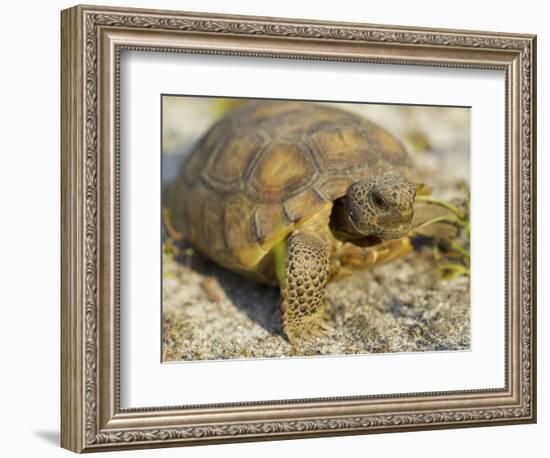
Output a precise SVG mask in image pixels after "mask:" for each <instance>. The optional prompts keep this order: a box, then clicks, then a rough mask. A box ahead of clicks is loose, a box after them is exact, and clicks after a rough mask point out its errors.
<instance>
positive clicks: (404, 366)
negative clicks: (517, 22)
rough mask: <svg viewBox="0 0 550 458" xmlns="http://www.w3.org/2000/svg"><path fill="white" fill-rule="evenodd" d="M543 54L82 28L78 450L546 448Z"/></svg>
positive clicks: (68, 280) (478, 34) (64, 417)
mask: <svg viewBox="0 0 550 458" xmlns="http://www.w3.org/2000/svg"><path fill="white" fill-rule="evenodd" d="M536 44H537V39H536V36H535V35H532V34H518V33H504V32H494V31H491V32H487V31H472V30H454V29H452V30H451V29H431V28H425V27H418V26H413V27H405V26H398V25H391V26H386V25H375V24H358V23H336V22H328V21H311V20H305V19H300V20H297V19H288V18H269V17H253V16H236V15H223V14H205V13H196V12H182V11H159V10H144V9H131V8H112V7H97V6H82V5H79V6H75V7H72V8H68V9H66V10H63V12H62V16H61V77H62V78H61V88H62V90H61V95H62V96H61V126H62V129H61V166H62V168H61V187H60V190H61V204H62V218H61V229H62V230H61V244H62V250H61V434H60V437H61V445H62V446H63V447H64V448H66V449H69V450H72V451H75V452H94V451H108V450H124V449H143V448H148V447H152V448H153V447H172V446H180V445H181V446H184V445H186V446H188V445H206V444H214V443H228V442H244V441H251V440H275V439H296V438H304V437H322V436H334V435H346V434H371V433H372V434H374V433H376V434H378V433H385V432H398V431H417V430H435V429H441V428H456V427H481V426H491V425H508V424H521V423H533V422H536V415H537V411H536V406H537V397H536V396H537V385H536V380H537V360H536V351H535V350H536V329H537V326H536V281H535V279H536V274H537V272H536V261H537V259H536V131H537V123H536V112H537V110H536V101H537V100H536V71H535V70H536V62H537V59H536V48H537V46H536ZM470 202H471V205H470ZM357 374H367V375H368V376H367V377H363V376H360V377H357ZM396 375H397V376H396ZM399 375H401V376H399ZM159 387H161V389H159Z"/></svg>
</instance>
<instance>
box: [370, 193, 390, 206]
mask: <svg viewBox="0 0 550 458" xmlns="http://www.w3.org/2000/svg"><path fill="white" fill-rule="evenodd" d="M371 198H372V203H373V204H374V205H376V206H377V207H378V208H386V200H385V199H384V198H383V197H382V195H381V194H380V193H378V192H376V191H374V192H373V193H372V194H371Z"/></svg>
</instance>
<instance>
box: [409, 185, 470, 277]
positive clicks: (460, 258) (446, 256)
mask: <svg viewBox="0 0 550 458" xmlns="http://www.w3.org/2000/svg"><path fill="white" fill-rule="evenodd" d="M459 186H460V188H461V190H462V192H463V194H464V206H463V207H462V206H459V205H456V204H454V203H452V202H449V201H447V200H443V199H438V198H436V197H432V196H429V195H421V196H417V198H416V199H417V201H420V202H426V203H429V204H432V205H437V206H439V207H442V208H444V209H446V210H448V211H449V212H450V215H449V216H438V217H436V218H432V219H430V220H428V221H425V222H424V223H422V225H421V226H419V227H424V226H428V225H430V224H437V223H447V224H452V225H454V226H456V227H457V228H458V229H459V231H460V233H459V236H458V237H457V240H452V241H440V240H438V241H437V243H435V244H434V246H433V256H434V258H435V259H436V260H437V261H439V265H438V266H437V271H438V273H439V275H440V276H441V278H443V279H450V278H454V277H457V276H461V275H465V276H470V192H469V189H468V187H467V185H466V183H464V182H460V184H459Z"/></svg>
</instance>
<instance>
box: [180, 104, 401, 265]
mask: <svg viewBox="0 0 550 458" xmlns="http://www.w3.org/2000/svg"><path fill="white" fill-rule="evenodd" d="M408 166H409V159H408V156H407V153H406V151H405V149H404V148H403V146H402V145H401V144H400V143H399V141H397V140H396V139H394V138H393V137H392V136H391V135H390V134H389V133H388V132H386V131H385V130H384V129H382V128H381V127H379V126H377V125H376V124H374V123H372V122H370V121H368V120H366V119H364V118H362V117H360V116H358V115H355V114H353V113H351V112H347V111H345V110H341V109H338V108H334V107H330V106H327V105H325V104H317V103H312V102H291V101H253V102H247V103H245V104H243V105H241V106H239V107H237V108H235V109H234V110H232V111H231V112H229V113H228V114H227V115H226V116H224V117H223V118H222V119H221V120H219V121H218V122H217V123H216V124H214V125H213V126H212V127H211V129H210V130H209V131H208V132H207V133H206V134H205V136H204V137H203V138H202V139H201V140H200V142H199V144H198V146H197V148H196V149H195V151H193V152H192V153H191V156H190V157H189V158H188V159H187V161H186V163H185V164H184V167H183V168H182V170H181V172H180V178H179V179H181V180H184V181H185V184H186V185H185V186H184V187H180V188H181V189H185V193H182V192H178V191H177V189H176V188H177V186H173V188H174V189H176V190H174V191H171V194H172V204H171V205H172V206H181V207H182V208H183V209H186V208H188V209H192V210H193V211H192V212H187V213H186V212H185V210H183V213H181V212H180V217H181V218H180V220H182V221H181V226H180V227H181V229H182V231H183V232H184V233H185V235H186V236H187V238H188V239H189V240H190V241H191V242H192V243H193V244H194V245H195V246H197V247H198V248H199V249H200V250H201V251H203V252H205V254H207V255H208V256H209V257H211V258H212V259H214V260H215V261H217V262H218V263H220V264H222V265H224V266H226V267H231V268H237V269H239V268H240V270H245V271H246V270H251V269H253V268H254V262H256V261H250V262H249V263H248V264H247V263H245V262H244V261H243V260H242V259H239V255H240V254H242V252H243V250H248V251H247V256H246V257H247V259H254V260H257V259H259V258H260V257H261V252H260V251H258V250H259V244H262V243H263V244H264V245H263V248H262V249H263V250H264V251H265V250H266V249H269V246H267V247H266V246H265V244H266V242H265V241H266V239H267V238H269V237H270V236H271V235H273V234H274V233H275V232H277V234H280V235H281V236H284V235H285V234H287V233H288V232H290V230H291V229H292V225H299V224H300V221H301V220H302V219H303V218H304V217H305V216H306V215H311V214H312V213H315V211H316V209H318V208H320V206H321V205H323V204H324V203H326V202H328V201H333V200H335V199H336V198H338V197H341V196H343V195H344V194H345V192H346V190H347V188H348V187H349V186H350V184H351V183H352V182H354V181H356V180H357V179H360V178H363V177H366V176H369V175H372V174H382V173H385V172H387V171H395V170H399V171H400V172H403V171H404V170H405V171H406V170H407V168H408ZM169 200H170V199H169ZM186 200H193V204H191V205H189V204H185V203H184V202H185V201H186ZM214 201H216V202H218V204H216V205H213V204H212V202H214ZM220 203H221V204H220ZM201 206H202V207H204V206H209V208H208V209H207V210H205V209H204V208H197V207H201ZM175 213H178V211H177V210H176V211H175ZM199 215H201V216H199ZM183 219H185V220H186V221H185V222H183ZM177 224H178V221H176V225H177ZM327 224H328V221H327ZM286 227H288V228H289V231H287V232H285V230H284V228H286ZM216 234H217V237H216ZM274 242H276V240H275V241H274ZM254 245H258V247H257V249H255V248H254Z"/></svg>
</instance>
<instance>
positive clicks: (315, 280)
mask: <svg viewBox="0 0 550 458" xmlns="http://www.w3.org/2000/svg"><path fill="white" fill-rule="evenodd" d="M328 275H329V256H328V252H327V249H326V247H325V244H324V242H323V241H322V240H321V239H320V238H318V237H317V236H315V235H313V234H310V233H307V232H295V233H294V234H293V235H291V236H290V237H289V239H288V244H287V250H286V262H285V271H284V278H282V279H280V286H281V297H282V304H281V307H282V314H281V316H282V327H283V331H284V333H285V334H286V336H287V337H288V339H289V341H290V343H291V344H292V345H293V346H294V345H295V343H296V340H297V339H306V340H309V339H312V338H314V337H315V336H319V335H322V334H324V333H326V332H327V331H328V330H330V329H331V327H330V325H329V324H328V316H327V314H326V306H325V288H326V284H327V280H328Z"/></svg>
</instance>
